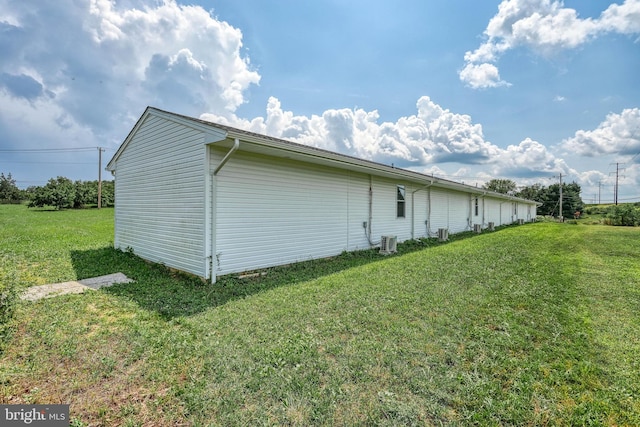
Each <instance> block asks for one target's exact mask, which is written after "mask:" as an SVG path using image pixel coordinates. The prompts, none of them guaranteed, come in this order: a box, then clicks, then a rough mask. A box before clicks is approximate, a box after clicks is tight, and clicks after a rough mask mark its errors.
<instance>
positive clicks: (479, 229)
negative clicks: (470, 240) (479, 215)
mask: <svg viewBox="0 0 640 427" xmlns="http://www.w3.org/2000/svg"><path fill="white" fill-rule="evenodd" d="M473 232H474V233H478V234H480V233H482V224H473Z"/></svg>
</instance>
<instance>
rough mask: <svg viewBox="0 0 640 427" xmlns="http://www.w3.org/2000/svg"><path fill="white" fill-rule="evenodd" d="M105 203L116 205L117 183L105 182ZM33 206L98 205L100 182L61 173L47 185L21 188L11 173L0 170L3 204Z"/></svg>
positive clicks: (79, 206)
mask: <svg viewBox="0 0 640 427" xmlns="http://www.w3.org/2000/svg"><path fill="white" fill-rule="evenodd" d="M100 199H101V204H102V206H103V207H109V206H113V204H114V182H113V181H102V191H101V198H100ZM24 201H29V205H28V206H29V207H44V206H51V207H54V208H56V209H71V208H73V209H81V208H85V207H88V206H92V205H94V206H95V205H97V204H98V181H71V180H70V179H69V178H65V177H62V176H59V177H57V178H51V179H50V180H49V181H48V182H47V183H46V184H45V185H43V186H40V187H38V186H31V187H29V188H27V189H26V190H21V189H20V188H18V186H17V185H16V180H15V179H13V177H12V176H11V173H9V174H7V175H5V174H4V173H0V203H22V202H24Z"/></svg>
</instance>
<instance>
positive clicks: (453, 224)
mask: <svg viewBox="0 0 640 427" xmlns="http://www.w3.org/2000/svg"><path fill="white" fill-rule="evenodd" d="M469 203H470V198H469V194H468V193H460V192H457V191H455V192H450V193H449V227H448V228H449V233H461V232H463V231H469V229H471V230H473V226H471V228H469V213H470V212H471V211H470V206H469Z"/></svg>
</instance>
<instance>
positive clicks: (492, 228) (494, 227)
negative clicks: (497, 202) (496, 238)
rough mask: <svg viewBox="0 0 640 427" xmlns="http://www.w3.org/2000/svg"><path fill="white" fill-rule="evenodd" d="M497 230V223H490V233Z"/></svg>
mask: <svg viewBox="0 0 640 427" xmlns="http://www.w3.org/2000/svg"><path fill="white" fill-rule="evenodd" d="M495 229H496V223H495V222H490V223H489V231H493V230H495Z"/></svg>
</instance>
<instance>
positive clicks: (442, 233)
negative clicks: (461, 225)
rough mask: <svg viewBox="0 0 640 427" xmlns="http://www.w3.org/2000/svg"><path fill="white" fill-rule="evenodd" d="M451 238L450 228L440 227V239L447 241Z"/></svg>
mask: <svg viewBox="0 0 640 427" xmlns="http://www.w3.org/2000/svg"><path fill="white" fill-rule="evenodd" d="M447 240H449V230H448V229H446V228H438V241H440V242H446V241H447Z"/></svg>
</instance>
